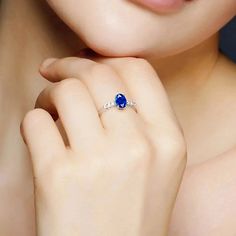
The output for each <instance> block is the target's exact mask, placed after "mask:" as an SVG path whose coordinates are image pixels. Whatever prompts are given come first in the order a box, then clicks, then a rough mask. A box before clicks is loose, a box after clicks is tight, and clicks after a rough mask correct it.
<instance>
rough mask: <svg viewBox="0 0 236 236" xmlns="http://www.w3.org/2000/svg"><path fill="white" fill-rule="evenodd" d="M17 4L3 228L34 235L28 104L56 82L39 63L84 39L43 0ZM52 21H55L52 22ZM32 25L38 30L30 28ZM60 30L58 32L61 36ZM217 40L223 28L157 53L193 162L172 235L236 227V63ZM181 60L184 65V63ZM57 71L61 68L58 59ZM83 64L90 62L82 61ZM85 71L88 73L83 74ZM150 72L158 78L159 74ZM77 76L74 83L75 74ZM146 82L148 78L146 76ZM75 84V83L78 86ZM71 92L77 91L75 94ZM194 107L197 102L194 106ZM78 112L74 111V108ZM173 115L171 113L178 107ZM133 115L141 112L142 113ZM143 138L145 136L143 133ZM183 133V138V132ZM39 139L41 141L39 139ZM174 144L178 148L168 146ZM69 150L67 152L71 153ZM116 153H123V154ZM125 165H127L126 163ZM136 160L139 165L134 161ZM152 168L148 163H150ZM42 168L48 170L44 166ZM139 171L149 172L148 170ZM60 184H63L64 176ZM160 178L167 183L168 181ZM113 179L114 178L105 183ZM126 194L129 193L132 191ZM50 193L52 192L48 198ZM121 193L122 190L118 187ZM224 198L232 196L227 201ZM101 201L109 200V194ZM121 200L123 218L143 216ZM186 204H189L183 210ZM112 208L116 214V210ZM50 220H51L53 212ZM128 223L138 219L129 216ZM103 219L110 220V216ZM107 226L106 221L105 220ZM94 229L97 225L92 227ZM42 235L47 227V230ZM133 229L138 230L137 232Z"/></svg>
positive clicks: (7, 29)
mask: <svg viewBox="0 0 236 236" xmlns="http://www.w3.org/2000/svg"><path fill="white" fill-rule="evenodd" d="M228 2H229V1H228ZM231 2H232V3H233V1H231ZM16 5H17V3H16V2H15V1H7V2H6V3H5V5H4V6H5V8H4V12H5V14H1V33H0V37H1V38H0V42H1V45H0V47H1V49H0V51H1V57H0V63H1V64H0V70H1V75H0V76H1V99H0V101H1V104H2V106H1V107H2V109H3V111H2V114H4V116H1V119H2V120H1V122H0V124H1V133H2V135H1V137H2V140H3V141H4V142H3V141H2V142H1V145H2V146H1V196H3V197H2V198H1V203H0V204H1V205H0V207H1V211H0V212H1V213H0V214H1V215H0V217H1V222H2V224H1V227H0V229H1V232H0V234H1V235H16V234H17V235H33V232H34V224H33V221H34V220H33V217H32V216H33V215H34V209H33V190H32V189H33V188H32V180H31V179H32V178H31V169H30V164H29V163H30V162H29V159H27V158H26V157H27V156H28V154H27V152H26V148H25V146H24V143H23V141H22V139H21V137H20V133H19V124H20V122H21V120H22V119H23V117H25V113H26V111H27V110H31V109H32V108H33V107H34V103H35V100H36V98H37V97H38V95H39V93H40V92H41V91H42V90H43V89H44V88H45V87H48V86H52V85H51V84H49V83H48V82H47V81H46V80H42V79H41V78H40V77H39V74H38V72H37V71H38V67H39V64H40V63H41V61H42V60H43V59H45V58H47V57H50V56H52V55H53V56H55V57H67V56H71V55H72V54H73V53H74V52H77V50H78V44H77V43H76V41H77V40H78V39H77V38H76V37H75V36H74V35H72V34H68V35H69V36H68V37H69V39H64V38H62V37H59V35H60V32H59V31H61V32H62V35H64V34H63V30H64V29H60V30H56V29H55V27H52V28H50V27H49V26H50V24H52V22H51V21H50V20H49V22H47V18H46V16H45V15H46V14H47V13H45V11H44V13H42V12H41V11H39V8H40V6H38V5H37V4H36V3H33V2H31V1H22V2H21V4H19V6H16ZM232 6H233V5H232ZM14 9H15V12H16V13H17V14H16V17H12V12H13V11H14ZM16 9H17V11H16ZM9 13H11V14H9ZM232 15H233V13H232V14H231V15H230V14H229V16H228V17H230V16H232ZM23 16H24V17H23ZM50 17H52V16H49V18H50ZM29 18H30V19H32V21H30V22H29V21H28V19H29ZM19 19H20V20H19ZM9 21H11V22H12V24H7V23H9ZM19 21H20V23H21V25H24V26H25V27H22V28H20V30H16V28H17V27H16V25H17V22H18V23H19ZM45 21H46V22H47V24H45V23H46V22H45ZM11 27H12V28H11ZM12 32H14V34H15V35H14V37H12ZM29 32H30V34H31V35H29ZM55 34H56V35H57V36H58V37H55ZM33 36H34V37H35V38H37V44H36V41H34V40H33V41H32V38H31V37H33ZM70 36H71V37H70ZM15 38H17V41H16V40H14V39H15ZM59 39H60V40H59ZM68 42H71V44H70V45H68ZM217 43H218V42H217V35H214V36H213V37H211V38H209V39H207V40H205V41H204V42H202V43H201V44H199V46H196V47H194V48H192V49H189V50H188V51H187V52H186V53H179V54H178V55H176V56H172V57H170V58H166V59H154V58H150V59H149V61H150V62H151V63H152V65H153V67H154V68H155V69H156V72H157V75H158V76H157V77H155V78H156V79H157V81H161V82H162V83H163V85H164V89H163V90H161V87H158V88H156V90H155V91H158V92H157V94H160V93H161V92H160V91H164V92H166V94H167V95H168V97H169V100H170V102H171V107H172V109H173V110H174V111H175V113H176V115H177V118H178V121H179V123H180V125H181V127H182V129H183V131H184V134H185V140H186V143H187V149H188V164H187V168H186V170H185V175H184V178H183V181H182V182H181V181H180V178H179V180H178V181H177V183H174V181H172V189H174V190H176V191H177V190H178V184H179V183H180V182H181V184H182V185H181V188H180V191H179V194H178V198H177V202H175V209H174V214H173V217H172V221H171V227H170V235H193V234H195V235H234V234H235V222H234V219H235V218H236V217H235V216H236V209H235V208H234V204H233V199H235V192H236V190H235V171H234V166H235V149H234V146H235V136H236V131H234V121H235V117H236V112H235V102H234V101H235V94H236V93H235V92H236V91H235V88H236V85H235V83H236V82H235V77H236V69H235V65H234V64H233V63H232V62H231V61H230V60H228V59H226V58H225V57H224V56H222V55H221V54H219V53H218V50H217ZM23 46H24V47H23ZM95 48H96V47H95ZM26 52H27V55H26ZM19 58H23V59H24V60H23V59H21V60H19ZM96 60H97V59H95V58H94V59H93V61H96ZM80 62H81V61H80ZM133 62H134V64H135V63H136V62H135V61H133ZM200 62H202V63H200ZM203 62H204V63H203ZM96 63H104V64H107V63H108V61H101V60H100V61H96ZM117 64H119V65H122V61H119V62H118V63H117ZM144 64H145V63H144ZM16 65H17V66H16ZM80 65H81V64H78V66H80ZM145 65H146V64H145ZM183 65H184V66H183ZM113 66H114V65H113ZM68 67H69V66H65V68H68ZM180 67H181V69H182V70H179V69H178V68H180ZM145 68H146V69H145V70H142V71H145V72H146V73H150V71H151V69H150V68H147V67H145ZM55 70H59V69H58V67H56V69H55ZM130 70H131V69H130ZM51 71H53V68H52V67H51ZM63 71H64V70H63ZM80 71H83V70H82V69H81V70H80ZM45 73H49V74H50V73H51V72H49V71H48V72H45ZM65 73H73V71H71V70H70V71H66V72H65ZM86 73H87V72H86V71H85V72H84V73H83V75H84V76H81V74H82V72H81V74H76V76H73V77H76V79H77V80H78V84H79V83H80V82H83V81H84V82H83V83H85V82H86V81H88V80H87V78H88V77H87V76H86V75H87V74H86ZM49 74H48V76H46V74H44V76H45V77H46V78H47V79H48V80H52V81H58V80H59V79H62V80H64V77H66V78H68V77H71V74H65V76H63V75H61V77H60V76H59V75H58V74H57V76H49ZM73 75H74V74H73ZM133 76H134V74H133ZM82 77H83V78H84V80H82ZM121 78H122V79H123V80H125V76H124V75H123V76H122V77H121V76H120V77H119V79H120V80H121ZM148 78H149V80H151V76H150V77H148ZM120 80H119V81H120ZM123 80H121V81H123ZM72 82H73V83H74V82H75V80H73V81H72ZM110 82H111V81H110ZM94 83H98V80H96V79H95V78H94ZM54 85H55V84H54ZM73 85H74V84H73ZM94 86H95V87H96V88H97V87H98V85H97V84H95V85H94ZM107 86H114V87H113V88H117V86H124V84H123V83H122V85H118V84H116V83H115V82H113V83H111V84H110V83H109V84H108V83H107ZM143 86H145V83H144V85H143ZM72 87H73V88H74V86H72ZM125 88H127V87H124V89H125ZM80 89H81V87H79V89H78V90H79V91H80ZM158 89H159V90H158ZM106 91H110V89H107V90H106ZM164 92H163V93H164ZM75 94H77V93H75ZM79 94H80V93H79ZM104 94H105V91H104ZM147 94H148V93H147ZM84 96H85V95H84ZM109 96H110V95H109ZM60 97H63V96H60ZM65 97H69V95H67V96H65ZM164 97H165V96H162V97H161V99H157V100H156V101H158V102H159V103H157V107H162V106H160V103H161V101H163V99H164ZM41 98H44V99H41V101H39V100H38V101H39V102H38V106H41V107H44V108H45V109H46V110H47V109H48V107H47V108H46V107H45V106H46V104H49V102H50V100H49V99H47V97H46V96H41ZM87 100H88V99H87ZM87 100H86V101H87ZM42 101H43V102H42ZM100 102H102V101H100ZM167 104H168V105H167ZM167 104H166V106H165V107H162V108H163V109H168V107H169V103H167ZM66 107H70V106H69V105H66V106H65V107H64V109H66ZM189 108H191V110H190V109H189ZM51 109H52V108H50V110H51ZM160 109H161V108H160ZM162 111H163V110H162ZM109 112H110V114H108V113H107V114H106V116H103V118H104V119H106V118H107V120H105V121H106V122H107V123H106V124H107V125H108V124H109V122H108V121H111V120H112V119H111V117H110V116H112V114H114V113H112V112H111V111H109ZM40 114H41V113H40ZM40 114H39V115H40ZM44 114H45V113H44ZM64 114H65V112H64ZM128 114H130V115H131V116H132V115H136V114H135V113H131V111H130V113H128ZM145 114H146V113H145ZM158 114H160V113H158ZM199 114H200V115H199ZM104 115H105V114H104ZM29 117H30V116H28V118H29ZM37 117H40V116H37ZM71 117H72V118H73V116H71ZM168 117H171V115H169V116H168ZM126 118H128V119H130V116H128V117H127V116H124V119H126ZM132 118H133V119H135V118H134V117H132ZM132 118H131V119H132ZM25 123H26V125H25V126H26V128H25V130H26V131H27V130H30V129H29V128H28V129H27V127H29V126H30V124H32V119H28V121H27V122H25ZM67 123H68V122H67ZM157 123H159V122H157ZM27 124H28V126H27ZM131 124H132V122H131ZM171 124H172V125H173V129H171V137H173V136H174V134H173V133H174V132H173V130H175V129H176V130H178V132H177V133H179V128H176V127H178V124H177V123H176V122H175V121H174V119H171ZM32 127H33V126H32ZM131 127H132V126H131ZM138 127H140V126H138ZM73 128H75V127H73ZM88 128H89V127H88ZM147 129H148V128H147V127H146V128H145V129H144V130H147ZM137 130H138V131H137ZM123 131H124V130H123ZM134 131H135V132H138V134H139V135H140V136H141V137H143V133H142V132H141V131H140V130H139V129H137V127H136V126H135V127H134ZM157 133H159V132H157ZM16 134H17V135H16ZM27 134H28V135H27V137H28V140H33V138H32V136H30V135H31V134H30V132H29V131H28V133H27ZM139 135H135V137H140V136H139ZM155 135H156V136H157V137H158V138H156V139H155V140H156V142H158V140H161V139H159V138H160V137H159V136H158V134H155ZM30 137H31V138H30ZM181 137H182V136H181ZM140 139H141V138H140ZM140 139H138V140H137V142H138V141H140ZM104 140H107V139H104ZM142 140H143V139H142ZM153 140H154V139H153ZM178 140H182V139H181V138H179V139H178ZM28 142H29V141H28ZM105 142H107V141H105ZM160 142H161V141H160ZM12 143H14V148H12V145H13V144H12ZM37 143H38V145H39V140H38V141H37ZM143 143H145V142H144V141H142V144H143ZM178 144H179V145H178V147H179V146H181V147H183V146H182V145H180V143H178ZM77 145H78V144H77ZM77 145H76V144H74V148H78V147H79V145H78V146H77ZM61 146H62V145H60V147H61ZM160 147H162V146H160V145H158V148H160ZM116 148H117V147H116ZM56 149H57V148H56ZM58 149H59V148H58ZM35 150H36V149H35ZM73 150H75V149H73ZM118 150H119V149H115V148H114V150H110V152H111V153H116V152H117V151H118ZM145 150H146V149H145ZM164 150H165V149H164ZM178 150H179V148H178ZM181 150H182V149H181ZM168 151H170V150H169V149H168ZM182 151H183V150H182ZM145 152H146V151H145ZM145 152H143V153H145ZM140 153H142V152H140ZM148 153H149V152H148ZM174 153H175V155H170V156H172V157H173V156H178V158H179V157H180V156H183V155H182V154H181V155H180V154H176V153H178V152H177V151H174ZM91 155H92V154H91ZM121 155H122V156H124V155H126V154H125V153H121ZM36 156H37V154H35V155H34V157H35V158H34V159H32V160H35V162H34V161H33V164H34V167H35V168H39V165H40V164H39V163H38V162H37V160H39V158H36ZM40 156H41V155H40ZM43 156H44V155H43V154H42V160H43V158H44V157H45V158H46V155H45V156H44V157H43ZM80 156H81V155H80ZM89 156H90V155H89ZM99 156H102V155H99ZM130 156H131V155H129V157H130ZM145 156H146V155H145ZM147 156H148V155H147ZM160 156H165V157H166V156H169V155H167V154H164V152H163V154H162V155H158V158H160ZM63 157H65V159H66V158H67V155H65V156H63ZM77 157H78V156H76V155H74V154H73V158H74V159H75V160H76V162H77V159H76V158H77ZM103 157H105V156H103ZM109 158H110V156H109ZM158 158H156V160H159V159H158ZM67 159H68V158H67ZM67 159H66V160H67ZM85 159H88V158H85ZM113 159H115V156H114V157H113ZM173 159H174V158H171V160H172V161H173ZM179 159H181V158H179ZM209 159H211V160H209ZM139 160H141V159H139ZM58 163H59V164H58ZM80 163H81V162H80ZM170 163H172V164H170V166H171V167H172V168H173V166H174V165H173V163H174V162H170ZM56 164H58V165H63V166H64V164H65V163H64V161H62V160H60V162H59V160H57V161H56ZM56 164H55V165H56ZM53 166H54V165H53ZM75 166H76V165H75ZM78 166H80V165H78ZM125 166H127V165H126V164H125ZM142 166H143V165H142ZM144 166H145V165H144ZM57 167H58V166H57ZM59 167H60V166H59ZM114 167H115V166H114ZM131 167H132V165H131V166H130V168H131ZM51 168H52V167H51ZM78 168H79V167H78ZM132 168H133V167H132ZM85 169H86V168H85ZM35 170H36V169H35ZM81 170H82V169H81ZM145 170H146V171H147V169H145ZM84 171H85V170H84ZM143 171H144V169H143ZM172 171H173V172H174V173H175V176H176V179H178V178H177V176H180V175H181V173H182V171H176V169H172ZM173 172H172V173H173ZM35 173H36V172H35ZM38 173H39V175H40V172H38ZM70 173H71V174H72V175H71V177H70V178H73V176H74V172H73V171H70ZM76 173H77V172H76ZM166 173H171V168H168V169H167V172H166ZM116 176H120V175H116ZM113 177H114V176H113ZM129 177H130V178H131V177H133V178H135V180H137V178H136V176H135V175H130V176H129ZM139 177H140V178H142V176H139ZM216 177H217V178H216ZM114 178H115V177H114ZM152 180H153V179H152ZM153 181H158V176H157V179H155V180H153ZM166 181H167V180H166ZM45 182H46V181H45ZM141 182H142V181H141V179H140V182H138V183H141ZM41 183H42V184H43V183H44V182H43V181H42V182H41ZM150 183H151V179H150ZM55 185H57V183H56V182H55ZM43 186H45V184H43ZM57 186H58V185H57ZM142 186H143V185H142ZM158 186H159V188H161V184H160V185H158ZM209 186H210V189H209ZM105 187H107V186H106V185H105ZM59 188H60V186H59ZM125 188H128V189H130V188H132V189H134V190H136V191H142V188H141V185H130V186H128V187H127V185H126V186H125ZM6 189H7V191H6ZM74 189H76V186H73V188H72V189H71V190H70V191H73V190H74ZM106 189H107V188H106ZM58 191H59V190H58ZM159 191H160V190H159ZM173 192H174V191H173ZM84 194H86V192H84ZM97 194H99V192H97ZM16 196H17V197H16ZM123 196H125V192H124V195H123ZM135 196H136V197H137V196H140V195H138V194H135ZM158 196H159V194H158ZM158 196H157V198H158ZM174 196H175V194H174V193H173V195H172V196H171V198H170V199H169V203H170V202H174V198H175V197H174ZM47 197H48V195H47V196H46V198H47ZM54 197H55V196H54V194H53V193H52V194H50V196H49V198H51V200H52V201H53V202H54V200H55V199H54ZM117 197H119V198H120V196H118V195H117ZM155 197H156V196H155ZM46 198H45V199H46ZM157 198H156V199H157ZM29 199H30V201H29ZM37 199H38V200H39V201H41V200H42V199H41V200H40V199H39V198H37ZM113 199H114V198H113ZM222 199H224V204H223V200H222ZM62 200H63V199H60V201H62ZM103 200H104V199H103ZM114 201H115V200H114ZM139 201H140V199H139V198H138V197H137V198H136V203H137V205H136V206H140V205H138V202H139ZM129 203H130V201H129ZM98 204H100V205H101V202H99V203H98ZM111 204H112V206H116V204H117V202H116V204H115V202H114V203H111ZM119 204H121V205H119V206H117V207H118V208H117V209H119V210H120V212H119V211H118V210H117V211H116V210H115V209H114V210H115V212H114V213H117V214H116V216H117V217H121V216H122V218H123V217H124V216H127V219H130V217H128V214H132V215H134V216H136V217H140V215H139V214H137V212H134V211H133V212H132V213H130V212H128V213H127V212H125V211H124V212H122V208H121V207H120V206H123V207H124V206H125V204H128V202H119ZM163 204H166V205H167V204H168V201H166V202H163ZM117 205H118V204H117ZM55 207H56V206H55ZM71 207H74V206H71ZM38 209H40V207H38ZM183 209H185V210H184V211H183ZM213 209H214V211H213ZM136 210H137V209H136ZM169 210H170V209H168V210H166V211H163V212H162V215H159V216H158V217H160V218H159V219H162V224H163V225H162V226H163V228H162V230H163V231H162V232H161V233H163V235H165V233H166V231H167V228H166V226H164V225H165V223H166V222H167V221H168V217H169V216H167V215H168V214H169V212H170V211H169ZM40 212H41V213H40V214H41V215H40V217H39V219H40V218H41V219H42V220H41V221H39V222H43V220H45V219H46V218H45V217H44V212H43V211H42V210H41V211H40ZM53 213H55V214H56V215H57V216H61V218H59V221H58V222H61V220H63V217H62V215H64V214H66V213H65V212H60V214H59V213H58V212H53V211H52V214H53ZM105 213H107V214H110V212H105ZM105 213H104V215H103V216H104V218H103V219H104V220H105V219H106V218H105V216H106V214H105ZM118 213H119V214H118ZM163 213H165V214H166V215H165V214H163ZM84 214H85V213H84ZM163 215H165V217H162V216H163ZM152 219H153V218H152ZM47 220H48V221H49V222H50V220H52V219H47ZM133 220H134V222H135V223H137V221H138V220H137V218H135V219H133ZM158 222H160V221H158ZM115 223H116V222H115V221H113V225H112V226H111V225H110V224H109V226H110V227H112V228H114V227H117V228H118V229H119V230H122V227H119V224H115ZM127 223H130V222H128V221H127ZM40 225H41V224H40ZM83 225H84V224H83ZM100 225H102V223H101V224H100ZM134 225H135V224H134ZM13 226H14V227H13ZM59 226H60V224H55V228H56V229H57V230H59V231H60V232H62V231H61V229H60V228H59ZM103 226H104V227H105V224H104V225H103ZM145 226H147V224H144V227H143V229H145ZM104 227H103V229H104ZM151 228H153V226H151ZM158 228H159V229H158ZM136 229H137V228H135V227H134V228H133V230H136ZM43 230H47V229H45V227H42V232H43ZM85 230H89V228H88V227H87V228H85ZM91 230H93V229H92V228H91ZM156 230H160V227H157V229H156ZM116 231H117V230H116ZM89 233H91V232H89ZM92 233H93V232H92ZM41 235H43V233H42V234H41ZM44 235H45V234H44ZM46 235H47V234H46ZM129 235H132V234H130V233H129ZM133 235H134V234H133Z"/></svg>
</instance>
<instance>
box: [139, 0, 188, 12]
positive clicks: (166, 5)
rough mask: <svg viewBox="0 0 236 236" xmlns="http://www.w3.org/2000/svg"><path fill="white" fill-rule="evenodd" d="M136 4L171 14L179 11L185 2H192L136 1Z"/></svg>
mask: <svg viewBox="0 0 236 236" xmlns="http://www.w3.org/2000/svg"><path fill="white" fill-rule="evenodd" d="M136 1H137V2H138V3H140V4H142V5H144V6H146V7H148V8H151V9H152V10H154V11H157V12H171V11H175V10H178V9H180V8H181V7H182V6H183V5H184V4H185V2H187V1H192V0H136Z"/></svg>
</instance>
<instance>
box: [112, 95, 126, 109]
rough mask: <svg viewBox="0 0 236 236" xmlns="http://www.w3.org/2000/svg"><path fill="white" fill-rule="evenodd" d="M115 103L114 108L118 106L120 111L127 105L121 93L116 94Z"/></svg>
mask: <svg viewBox="0 0 236 236" xmlns="http://www.w3.org/2000/svg"><path fill="white" fill-rule="evenodd" d="M115 103H116V106H118V107H119V108H120V109H123V108H125V107H126V105H127V99H126V97H125V96H124V95H123V94H122V93H118V94H117V95H116V97H115Z"/></svg>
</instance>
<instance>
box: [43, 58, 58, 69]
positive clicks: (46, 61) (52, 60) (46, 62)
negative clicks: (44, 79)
mask: <svg viewBox="0 0 236 236" xmlns="http://www.w3.org/2000/svg"><path fill="white" fill-rule="evenodd" d="M56 60H57V58H48V59H46V60H44V61H43V62H42V64H41V65H40V70H44V69H46V68H47V67H48V66H50V65H51V64H52V63H53V62H54V61H56Z"/></svg>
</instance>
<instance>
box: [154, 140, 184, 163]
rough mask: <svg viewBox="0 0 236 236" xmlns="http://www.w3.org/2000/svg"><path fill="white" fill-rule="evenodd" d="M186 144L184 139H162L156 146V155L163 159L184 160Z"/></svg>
mask: <svg viewBox="0 0 236 236" xmlns="http://www.w3.org/2000/svg"><path fill="white" fill-rule="evenodd" d="M186 152H187V148H186V143H185V140H184V138H174V137H162V138H161V140H159V144H158V153H159V154H160V155H161V156H164V157H165V158H166V157H167V158H169V157H170V158H177V159H179V158H180V159H181V158H185V157H186Z"/></svg>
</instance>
